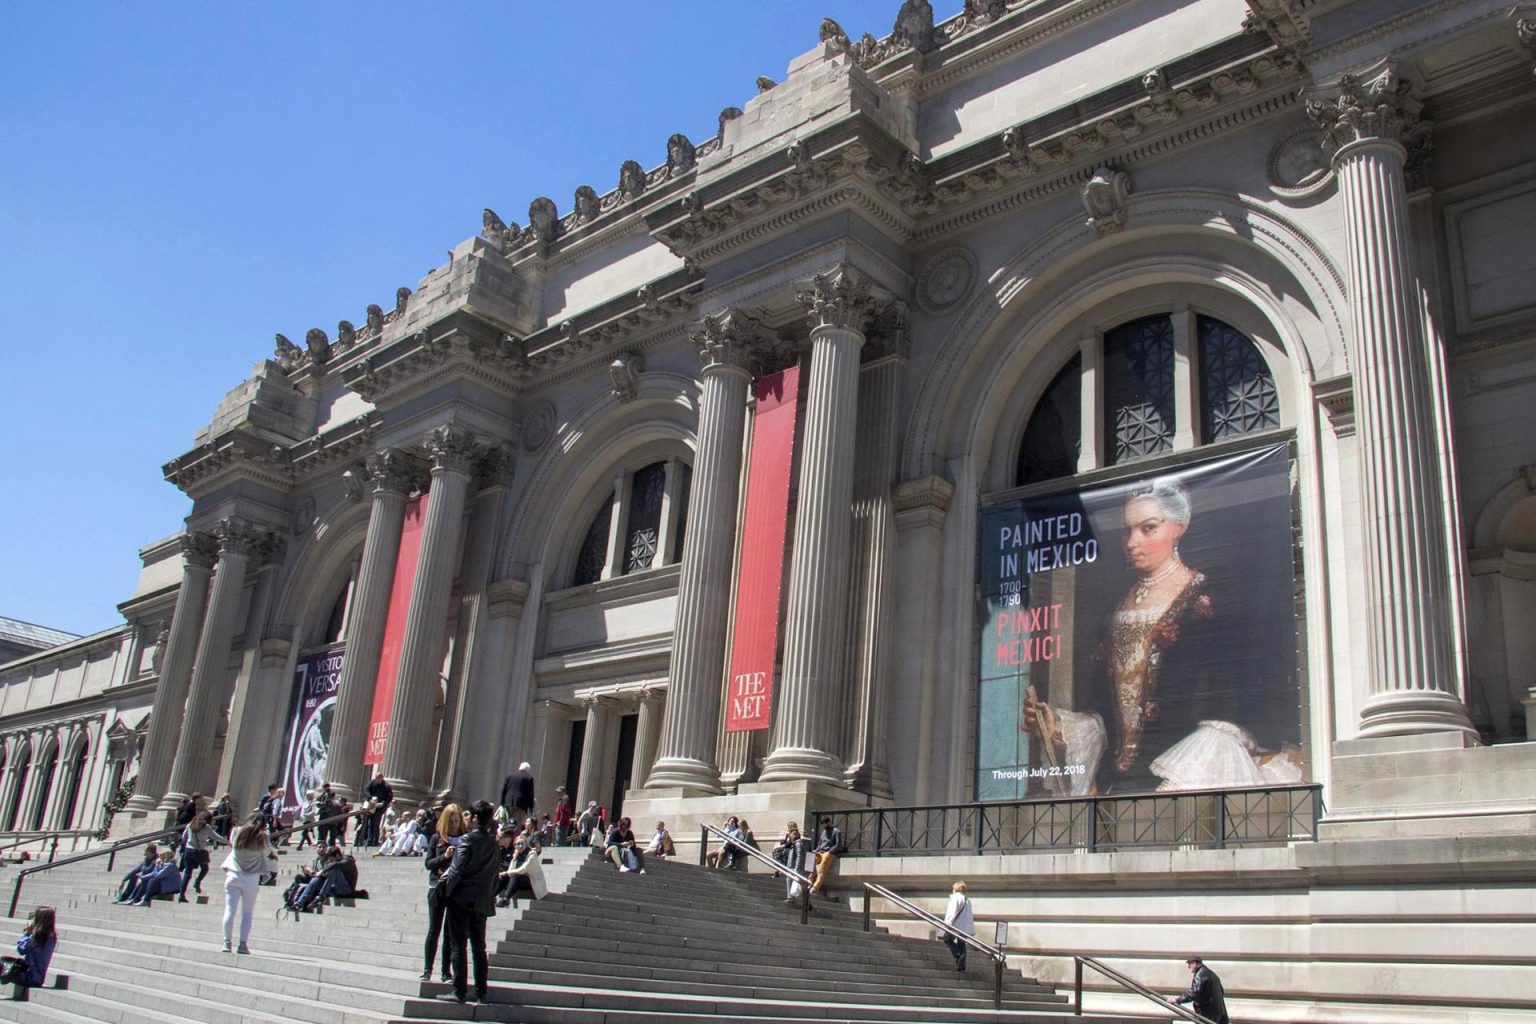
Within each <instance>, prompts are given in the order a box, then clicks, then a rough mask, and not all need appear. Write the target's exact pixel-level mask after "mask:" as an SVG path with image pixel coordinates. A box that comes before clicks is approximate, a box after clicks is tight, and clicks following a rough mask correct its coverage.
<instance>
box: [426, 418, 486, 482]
mask: <svg viewBox="0 0 1536 1024" xmlns="http://www.w3.org/2000/svg"><path fill="white" fill-rule="evenodd" d="M423 446H424V447H425V448H426V450H427V454H428V455H430V456H431V457H432V473H433V475H434V476H435V475H437V474H439V473H463V474H466V475H467V474H468V473H469V471H470V468H471V463H472V462H473V461H474V457H475V453H476V450H477V449H476V446H475V435H474V434H471V433H470V432H469V431H467V430H465V429H464V428H463V427H461V426H459V425H458V424H455V423H445V424H443V425H442V426H440V427H437V428H436V429H434V430H433V431H432V432H431V433H430V434H428V435H427V439H426V441H425V442H424V443H423Z"/></svg>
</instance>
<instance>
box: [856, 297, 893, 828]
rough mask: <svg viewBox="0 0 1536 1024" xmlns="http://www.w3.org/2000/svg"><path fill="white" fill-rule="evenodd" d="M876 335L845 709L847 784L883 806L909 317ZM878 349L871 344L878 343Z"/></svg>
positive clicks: (864, 391)
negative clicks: (895, 487)
mask: <svg viewBox="0 0 1536 1024" xmlns="http://www.w3.org/2000/svg"><path fill="white" fill-rule="evenodd" d="M881 320H882V321H883V323H882V324H880V325H879V326H880V328H881V329H880V330H878V331H872V332H871V333H872V336H873V337H874V338H875V339H876V341H878V343H879V349H878V350H877V351H876V352H875V353H874V358H872V359H870V360H868V361H867V362H866V363H865V365H864V368H863V370H862V371H861V372H860V374H859V378H860V379H859V416H858V431H857V437H858V452H859V459H858V464H857V467H856V468H855V470H854V485H853V563H854V569H853V572H852V573H851V574H850V575H849V579H850V580H851V582H852V584H853V588H854V589H853V592H852V594H851V595H850V601H849V608H850V611H849V616H850V618H849V621H850V623H851V628H852V629H853V631H854V636H853V643H852V644H850V645H849V646H850V652H849V653H850V658H849V678H850V679H851V680H852V684H853V685H852V686H850V687H849V691H848V701H847V708H848V714H847V738H846V740H845V748H844V749H845V750H846V752H847V753H846V760H847V762H848V769H847V774H846V781H847V782H848V784H849V785H850V786H851V787H852V788H854V789H856V790H859V791H860V792H863V793H868V794H870V795H871V796H875V797H878V798H883V799H889V798H890V796H891V777H890V772H889V771H888V769H887V766H886V734H887V732H888V729H887V728H886V725H885V709H886V700H887V691H888V689H889V686H890V674H891V664H890V659H891V626H892V622H893V611H894V608H895V603H896V602H895V595H894V594H893V593H892V592H891V591H892V588H893V586H894V582H895V581H894V579H893V573H894V568H895V557H896V516H895V510H894V508H893V505H892V500H891V486H892V484H894V483H895V480H896V461H897V456H898V454H899V452H898V438H897V432H898V429H899V427H898V416H899V415H900V406H901V380H902V374H903V370H904V367H905V366H906V360H907V339H906V330H907V327H906V310H905V308H904V307H902V306H901V304H899V303H895V304H893V305H892V307H891V309H889V310H888V311H887V313H886V315H885V316H883V317H882V318H881ZM872 344H873V342H872Z"/></svg>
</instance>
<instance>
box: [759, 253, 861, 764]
mask: <svg viewBox="0 0 1536 1024" xmlns="http://www.w3.org/2000/svg"><path fill="white" fill-rule="evenodd" d="M800 300H801V302H802V303H803V304H804V305H805V307H806V310H807V312H808V313H809V315H810V318H811V373H810V380H809V381H808V382H807V384H806V403H805V421H804V426H803V428H802V429H803V431H804V438H803V440H802V442H801V445H800V493H799V498H798V500H797V502H796V505H795V539H794V549H793V552H792V554H791V562H790V570H789V605H788V611H787V615H786V617H785V635H784V669H783V680H782V683H781V684H780V688H779V696H778V700H777V702H776V703H777V705H778V712H777V721H776V724H775V729H774V749H773V751H772V752H771V753H769V755H768V759H767V760H766V761H765V762H764V765H763V773H762V775H761V776H760V779H759V780H760V781H761V782H784V781H800V780H811V781H820V782H832V783H841V782H842V781H843V765H842V759H841V758H840V757H839V756H838V754H837V753H836V751H838V749H839V743H838V738H839V735H840V731H841V716H840V714H839V712H840V711H841V709H842V704H843V700H844V696H843V695H844V690H845V687H846V686H847V673H846V659H845V657H844V654H845V649H844V644H845V642H846V640H847V635H848V574H849V569H850V565H851V531H852V525H853V521H852V516H853V512H852V502H853V466H854V440H855V435H856V426H857V416H858V398H859V350H860V349H861V348H863V347H864V326H865V324H866V322H867V321H868V319H869V316H870V313H871V312H872V309H871V300H870V289H869V285H868V282H866V281H864V280H863V279H862V278H860V277H859V276H858V275H857V274H856V272H855V271H854V270H853V269H852V268H851V267H849V266H847V265H846V264H840V265H839V266H838V267H836V268H835V269H834V270H832V271H831V272H829V273H826V274H821V275H818V276H817V277H816V278H815V279H814V280H813V281H812V282H811V283H810V286H809V287H808V288H807V289H806V290H804V291H802V292H801V293H800Z"/></svg>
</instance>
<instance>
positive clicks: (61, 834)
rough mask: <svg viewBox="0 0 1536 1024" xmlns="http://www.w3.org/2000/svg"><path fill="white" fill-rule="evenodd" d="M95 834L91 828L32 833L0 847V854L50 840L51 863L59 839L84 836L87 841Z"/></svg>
mask: <svg viewBox="0 0 1536 1024" xmlns="http://www.w3.org/2000/svg"><path fill="white" fill-rule="evenodd" d="M95 834H96V830H95V829H91V828H61V829H54V830H52V831H43V830H39V831H34V832H30V833H29V834H28V835H25V836H21V837H19V838H17V839H16V841H15V842H12V843H7V844H6V845H5V846H0V853H5V852H6V851H7V850H14V849H16V848H17V847H18V846H26V845H28V844H30V843H40V842H47V841H48V840H49V839H52V840H53V845H52V847H50V848H49V852H48V860H49V861H52V860H53V858H54V857H55V856H56V855H57V854H58V852H59V840H60V839H63V838H66V837H69V836H73V837H74V838H76V839H79V838H80V837H82V836H84V837H85V838H87V839H89V838H90V837H91V836H93V835H95ZM12 835H13V836H14V835H15V833H12Z"/></svg>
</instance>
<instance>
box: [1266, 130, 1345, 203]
mask: <svg viewBox="0 0 1536 1024" xmlns="http://www.w3.org/2000/svg"><path fill="white" fill-rule="evenodd" d="M1268 171H1269V187H1270V188H1271V189H1272V190H1273V191H1274V193H1275V195H1277V196H1279V197H1280V198H1282V199H1306V198H1308V197H1310V196H1314V195H1317V194H1318V193H1319V192H1322V191H1323V190H1324V189H1326V188H1328V187H1329V186H1330V185H1332V184H1333V182H1334V173H1333V161H1332V160H1331V159H1329V155H1328V151H1327V139H1326V137H1325V136H1324V134H1323V132H1322V131H1321V130H1320V129H1318V128H1302V129H1300V130H1298V131H1294V132H1292V133H1291V134H1289V135H1286V136H1285V137H1283V138H1282V139H1281V140H1280V141H1279V142H1277V143H1276V144H1275V147H1274V148H1273V149H1271V150H1270V151H1269V165H1268Z"/></svg>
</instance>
